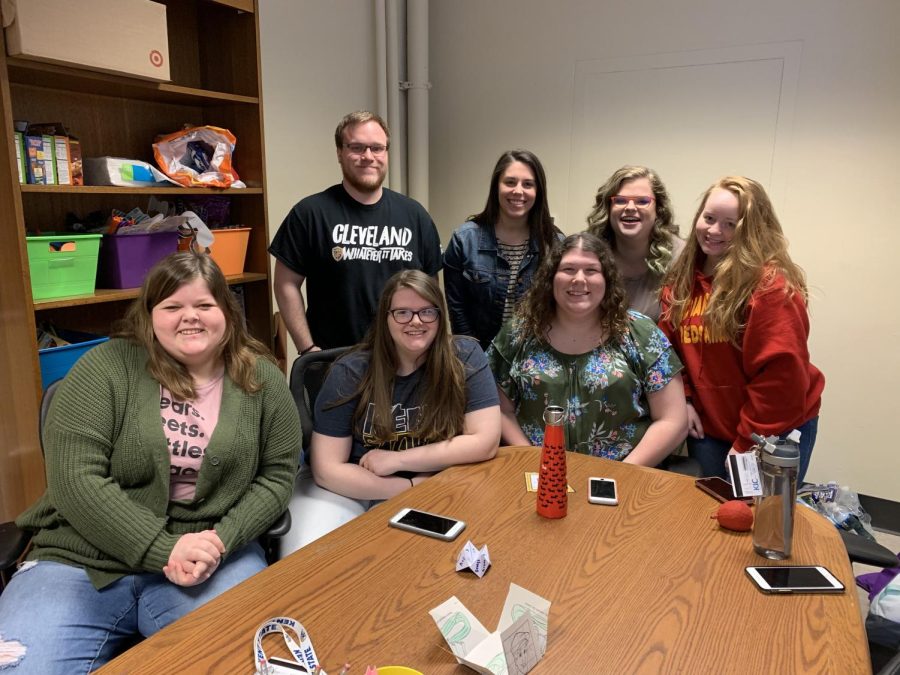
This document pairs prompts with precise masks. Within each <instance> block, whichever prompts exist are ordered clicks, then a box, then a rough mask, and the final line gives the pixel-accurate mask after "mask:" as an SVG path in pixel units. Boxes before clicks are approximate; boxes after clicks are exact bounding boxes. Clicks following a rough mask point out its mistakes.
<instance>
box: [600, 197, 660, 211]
mask: <svg viewBox="0 0 900 675" xmlns="http://www.w3.org/2000/svg"><path fill="white" fill-rule="evenodd" d="M609 201H610V202H612V205H613V206H628V202H634V205H635V206H636V207H638V208H639V209H646V208H647V207H648V206H650V205H651V204H652V203H653V197H626V196H625V195H613V196H612V197H610V198H609Z"/></svg>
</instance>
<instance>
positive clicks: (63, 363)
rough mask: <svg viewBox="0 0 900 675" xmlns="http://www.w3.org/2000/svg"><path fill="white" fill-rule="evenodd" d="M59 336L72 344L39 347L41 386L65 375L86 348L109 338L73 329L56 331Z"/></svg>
mask: <svg viewBox="0 0 900 675" xmlns="http://www.w3.org/2000/svg"><path fill="white" fill-rule="evenodd" d="M57 334H58V335H59V337H61V338H62V339H63V340H66V341H67V342H70V343H72V344H68V345H65V346H64V347H48V348H47V349H39V350H38V357H39V359H40V362H41V388H43V389H46V388H47V387H49V386H50V385H51V384H53V383H54V382H56V381H57V380H60V379H62V378H64V377H65V376H66V373H68V372H69V371H70V370H71V369H72V366H74V365H75V362H76V361H77V360H78V359H80V358H81V357H82V356H83V355H84V354H85V353H86V352H87V351H88V350H90V349H91V348H93V347H96V346H97V345H99V344H100V343H101V342H106V341H107V340H109V338H108V337H103V336H101V335H94V334H92V333H81V332H78V331H74V330H60V331H57Z"/></svg>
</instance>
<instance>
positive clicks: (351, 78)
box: [259, 0, 376, 363]
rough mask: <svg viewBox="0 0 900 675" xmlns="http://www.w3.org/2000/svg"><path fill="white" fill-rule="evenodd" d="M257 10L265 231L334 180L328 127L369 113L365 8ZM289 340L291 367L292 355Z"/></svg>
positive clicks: (336, 2)
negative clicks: (352, 115)
mask: <svg viewBox="0 0 900 675" xmlns="http://www.w3.org/2000/svg"><path fill="white" fill-rule="evenodd" d="M259 4H260V9H259V31H260V58H261V60H262V83H263V110H264V115H265V117H264V123H265V133H266V186H267V188H268V200H267V201H268V209H269V234H270V235H273V236H274V234H275V232H276V231H277V229H278V226H279V224H280V223H281V221H282V220H283V219H284V217H285V215H286V214H287V212H288V211H289V210H290V209H291V207H292V206H293V205H294V204H296V203H297V202H298V201H300V199H302V198H303V197H306V196H307V195H310V194H313V193H315V192H320V191H322V190H324V189H325V188H327V187H329V186H330V185H334V184H335V183H338V182H340V179H341V170H340V167H339V166H338V163H337V156H336V155H335V148H334V128H335V127H336V126H337V124H338V122H339V121H340V119H341V117H343V116H344V115H345V114H347V113H348V112H351V111H353V110H360V109H367V108H369V109H371V108H374V107H375V105H376V103H375V96H376V93H375V64H374V56H373V55H374V53H375V38H374V32H373V31H374V29H373V26H374V22H375V18H374V9H373V7H372V3H369V2H360V0H327V1H325V0H321V1H319V0H263V1H262V2H260V3H259ZM288 342H289V350H290V357H289V359H288V363H291V362H293V358H294V356H296V351H295V349H294V345H293V343H292V342H291V341H290V340H288Z"/></svg>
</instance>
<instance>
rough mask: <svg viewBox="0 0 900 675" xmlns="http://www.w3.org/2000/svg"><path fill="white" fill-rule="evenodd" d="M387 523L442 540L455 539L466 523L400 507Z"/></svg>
mask: <svg viewBox="0 0 900 675" xmlns="http://www.w3.org/2000/svg"><path fill="white" fill-rule="evenodd" d="M389 525H390V526H391V527H397V528H399V529H401V530H409V531H410V532H415V533H416V534H424V535H425V536H426V537H434V538H436V539H443V540H444V541H452V540H454V539H456V537H457V536H459V533H460V532H462V531H463V530H464V529H465V528H466V524H465V523H464V522H463V521H461V520H456V519H455V518H448V517H447V516H439V515H437V514H436V513H428V512H427V511H418V510H416V509H401V510H400V511H399V512H398V513H397V514H396V515H395V516H394V517H393V518H391V519H390V521H389Z"/></svg>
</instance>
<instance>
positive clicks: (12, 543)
mask: <svg viewBox="0 0 900 675" xmlns="http://www.w3.org/2000/svg"><path fill="white" fill-rule="evenodd" d="M61 382H62V379H59V380H56V381H55V382H52V383H51V384H50V385H49V386H48V387H47V389H46V390H44V393H43V395H42V397H41V412H40V416H39V417H38V435H39V438H40V442H41V453H43V452H44V420H45V419H46V417H47V411H49V410H50V402H51V401H52V400H53V396H54V394H56V390H57V389H58V388H59V385H60V383H61ZM290 529H291V513H290V511H288V510H285V512H284V513H282V514H281V516H280V517H279V518H278V520H276V521H275V523H273V525H272V526H271V527H270V528H269V529H268V530H267V531H266V533H265V534H264V535H262V536H261V537H260V542H259V543H260V545H261V546H262V548H263V551H264V552H265V555H266V561H267V562H268V563H269V564H272V563H273V562H275V561H276V560H278V557H279V555H278V554H279V551H278V540H279V539H281V538H282V537H283V536H284V535H285V534H287V533H288V531H289V530H290ZM29 541H30V536H29V535H28V533H27V532H24V531H23V530H20V529H19V528H18V527H16V524H15V523H14V522H8V523H0V589H2V588H4V587H5V586H6V583H7V581H8V579H9V577H11V576H12V572H13V571H15V570H14V568H15V565H16V563H17V562H18V560H19V558H21V557H22V554H23V553H25V550H26V549H27V547H28V543H29Z"/></svg>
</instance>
